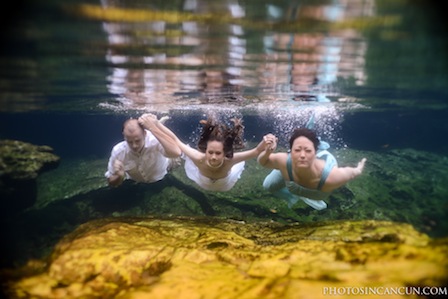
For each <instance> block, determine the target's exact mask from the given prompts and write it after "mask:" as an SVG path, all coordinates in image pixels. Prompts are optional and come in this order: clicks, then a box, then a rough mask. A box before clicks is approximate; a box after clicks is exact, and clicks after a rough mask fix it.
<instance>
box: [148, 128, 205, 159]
mask: <svg viewBox="0 0 448 299" xmlns="http://www.w3.org/2000/svg"><path fill="white" fill-rule="evenodd" d="M156 126H157V128H158V129H159V130H160V131H161V132H163V134H165V135H166V136H168V137H169V138H171V139H172V140H174V142H175V143H176V145H177V146H178V147H179V149H180V150H181V152H183V153H184V154H185V155H187V156H188V157H189V158H190V159H192V160H194V161H196V160H200V159H202V158H203V155H204V154H203V153H201V152H199V151H198V150H196V149H194V148H192V147H190V146H188V145H187V144H185V143H183V142H182V141H181V140H180V139H179V138H178V137H177V136H176V134H174V132H173V131H171V130H170V129H169V128H167V127H166V126H165V125H164V124H163V123H161V122H160V121H157V122H156Z"/></svg>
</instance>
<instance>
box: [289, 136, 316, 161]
mask: <svg viewBox="0 0 448 299" xmlns="http://www.w3.org/2000/svg"><path fill="white" fill-rule="evenodd" d="M291 158H292V161H293V163H294V165H295V166H296V167H310V166H311V165H312V163H313V161H314V159H315V158H316V150H315V149H314V145H313V142H311V140H309V139H308V138H306V137H304V136H300V137H298V138H297V139H296V140H294V142H293V144H292V148H291Z"/></svg>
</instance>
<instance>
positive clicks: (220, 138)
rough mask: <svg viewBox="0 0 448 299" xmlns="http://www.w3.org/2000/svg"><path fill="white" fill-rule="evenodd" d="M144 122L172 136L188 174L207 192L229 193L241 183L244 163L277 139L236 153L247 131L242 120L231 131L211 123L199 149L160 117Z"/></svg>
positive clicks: (206, 122) (269, 137) (267, 139)
mask: <svg viewBox="0 0 448 299" xmlns="http://www.w3.org/2000/svg"><path fill="white" fill-rule="evenodd" d="M144 117H145V118H150V119H152V122H153V124H152V125H151V126H148V127H147V128H148V129H149V130H153V129H155V128H158V129H160V130H162V131H164V132H165V133H166V134H167V135H169V136H170V137H171V138H172V139H173V140H175V142H176V144H177V145H178V146H179V148H180V149H181V150H182V158H183V159H184V160H185V166H184V167H185V173H186V174H187V176H188V178H189V179H191V180H192V181H194V182H195V183H196V184H197V185H199V186H200V187H201V188H202V189H205V190H208V191H228V190H230V189H232V187H233V186H234V185H235V184H236V182H237V181H238V180H239V179H240V177H241V173H242V172H243V170H244V166H245V161H246V160H248V159H251V158H256V157H257V156H258V155H259V154H260V153H261V152H262V151H263V150H265V148H266V147H269V146H272V144H273V143H274V141H275V136H274V135H272V134H267V135H265V136H264V137H263V140H262V141H261V142H260V143H259V144H258V145H257V146H256V147H255V148H253V149H250V150H246V151H242V152H234V149H235V148H241V147H243V146H244V142H243V136H242V135H243V131H244V127H243V125H242V122H241V120H240V119H232V121H233V123H234V126H233V128H228V127H226V126H224V125H222V124H221V125H218V124H216V123H215V122H214V120H212V119H210V118H209V119H207V120H203V121H201V124H202V125H203V129H202V133H201V136H200V140H199V142H198V149H194V148H192V147H190V146H189V145H188V144H185V143H183V142H182V141H181V140H180V139H179V138H178V137H177V136H176V135H175V134H174V133H173V132H172V131H171V130H170V129H168V128H167V127H166V126H165V125H164V124H162V123H161V122H160V121H157V117H155V116H154V115H150V114H147V115H145V116H144Z"/></svg>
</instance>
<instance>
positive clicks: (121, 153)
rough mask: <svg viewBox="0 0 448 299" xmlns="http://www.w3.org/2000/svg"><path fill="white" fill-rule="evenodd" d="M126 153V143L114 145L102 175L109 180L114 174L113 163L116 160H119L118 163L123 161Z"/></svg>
mask: <svg viewBox="0 0 448 299" xmlns="http://www.w3.org/2000/svg"><path fill="white" fill-rule="evenodd" d="M125 153H126V141H122V142H120V143H118V144H116V145H115V146H114V147H113V148H112V152H111V154H110V158H109V162H108V163H107V171H106V173H105V174H104V176H105V177H106V178H109V177H110V176H112V175H113V173H114V161H115V160H116V159H119V160H120V161H123V160H124V157H125Z"/></svg>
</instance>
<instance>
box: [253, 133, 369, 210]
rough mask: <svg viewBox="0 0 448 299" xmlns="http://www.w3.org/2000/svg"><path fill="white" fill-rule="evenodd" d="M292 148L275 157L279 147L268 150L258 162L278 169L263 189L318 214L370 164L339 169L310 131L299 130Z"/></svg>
mask: <svg viewBox="0 0 448 299" xmlns="http://www.w3.org/2000/svg"><path fill="white" fill-rule="evenodd" d="M289 146H290V152H288V153H285V152H283V153H273V151H274V149H275V146H272V147H266V149H265V150H264V151H263V152H262V153H260V155H259V156H258V159H257V160H258V163H259V164H260V165H262V166H264V167H267V168H271V169H274V170H272V172H271V173H270V174H269V175H268V176H267V177H266V178H265V180H264V182H263V187H264V188H265V189H266V190H268V191H270V192H273V193H274V194H275V195H276V196H278V197H280V198H283V199H285V200H286V201H287V202H288V206H289V207H292V206H293V205H294V204H295V203H296V202H297V201H298V200H299V199H301V200H302V201H304V202H305V203H306V204H308V205H309V206H311V207H313V208H314V209H316V210H322V209H325V208H326V207H327V203H326V202H325V201H324V199H326V198H327V197H329V196H330V194H331V192H332V191H334V190H335V189H337V188H339V187H341V186H343V185H345V184H346V183H347V182H349V181H350V180H352V179H354V178H356V177H357V176H359V175H360V174H361V173H362V171H363V169H364V164H365V162H366V159H365V158H363V159H362V160H361V161H360V162H359V163H358V165H357V166H356V167H338V164H337V161H336V158H335V157H334V156H333V155H332V154H331V153H330V152H328V151H327V149H328V148H329V145H328V143H326V142H321V141H320V140H319V138H318V137H317V136H316V133H315V132H314V131H312V130H310V129H308V128H299V129H295V130H294V131H293V133H292V136H291V138H290V140H289Z"/></svg>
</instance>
